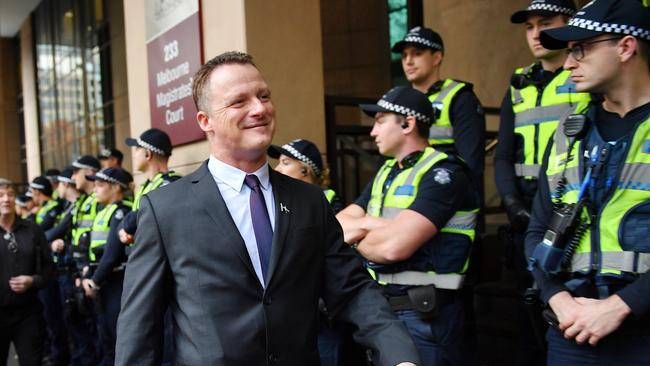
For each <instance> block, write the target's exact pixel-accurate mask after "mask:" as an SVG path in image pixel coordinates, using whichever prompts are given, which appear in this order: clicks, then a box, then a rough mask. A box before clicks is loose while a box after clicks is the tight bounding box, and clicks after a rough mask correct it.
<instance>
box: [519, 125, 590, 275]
mask: <svg viewBox="0 0 650 366" xmlns="http://www.w3.org/2000/svg"><path fill="white" fill-rule="evenodd" d="M588 121H589V120H588V118H587V116H585V115H584V114H572V115H570V116H568V117H567V118H566V119H565V121H564V134H565V135H566V136H567V137H568V138H569V140H570V144H569V152H568V153H567V162H568V159H569V156H570V155H571V150H572V149H573V145H574V144H575V142H576V141H577V140H578V139H580V138H582V137H584V135H585V134H586V132H587V130H588V128H587V126H588ZM595 156H597V151H594V152H592V159H593V158H594V157H595ZM592 168H593V166H590V168H589V170H588V171H587V174H586V175H585V178H584V180H583V182H582V184H581V186H580V191H579V193H578V199H577V203H563V202H561V201H559V197H561V196H562V194H563V193H564V192H563V191H564V187H565V184H566V181H565V177H564V174H563V176H562V178H561V181H560V183H559V184H558V188H557V191H556V192H555V197H556V199H558V201H556V202H554V208H553V216H552V217H551V220H550V223H549V228H548V229H547V230H546V233H544V238H543V239H542V242H541V243H539V244H537V246H536V247H535V250H534V251H533V255H532V256H531V257H530V259H529V261H528V270H529V271H532V270H533V269H534V267H539V268H540V269H541V270H543V271H544V272H546V273H550V274H555V273H558V272H560V271H561V270H562V269H563V267H566V266H567V265H568V264H569V262H570V261H571V258H572V257H573V253H574V252H575V250H576V248H577V247H578V245H579V244H580V239H581V238H582V236H583V235H584V233H585V232H586V231H587V228H588V223H581V222H580V216H581V213H582V209H583V208H584V207H585V205H586V203H587V200H586V198H585V190H586V187H587V183H588V182H589V180H590V179H591V170H592ZM565 171H566V169H565Z"/></svg>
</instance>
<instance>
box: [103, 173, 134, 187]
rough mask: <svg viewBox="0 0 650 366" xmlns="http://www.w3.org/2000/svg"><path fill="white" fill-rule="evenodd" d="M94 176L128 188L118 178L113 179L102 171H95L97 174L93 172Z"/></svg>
mask: <svg viewBox="0 0 650 366" xmlns="http://www.w3.org/2000/svg"><path fill="white" fill-rule="evenodd" d="M95 176H96V177H97V178H99V179H101V180H105V181H107V182H110V183H113V184H119V185H121V186H122V187H124V188H128V185H126V184H124V183H122V182H120V181H119V180H117V179H115V178H113V177H109V176H108V175H106V174H104V173H103V172H97V174H95Z"/></svg>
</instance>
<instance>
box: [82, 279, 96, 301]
mask: <svg viewBox="0 0 650 366" xmlns="http://www.w3.org/2000/svg"><path fill="white" fill-rule="evenodd" d="M81 284H82V285H83V288H84V293H85V294H86V296H88V297H90V298H91V299H94V298H95V297H97V291H96V290H95V289H94V287H96V286H95V285H94V282H92V280H91V279H88V278H84V279H83V281H81Z"/></svg>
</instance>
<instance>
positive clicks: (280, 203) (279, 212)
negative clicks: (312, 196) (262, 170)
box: [266, 170, 294, 288]
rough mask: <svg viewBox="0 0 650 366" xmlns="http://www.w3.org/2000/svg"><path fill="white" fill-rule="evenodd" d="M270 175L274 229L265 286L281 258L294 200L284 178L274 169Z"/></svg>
mask: <svg viewBox="0 0 650 366" xmlns="http://www.w3.org/2000/svg"><path fill="white" fill-rule="evenodd" d="M270 177H271V185H272V187H273V199H274V200H275V230H274V232H273V244H272V245H273V246H272V249H271V259H270V263H269V275H268V276H267V278H266V287H267V288H268V285H269V283H270V282H271V279H272V278H273V275H274V273H275V272H276V270H277V268H278V266H279V264H280V259H281V258H282V250H283V248H284V245H285V239H286V237H287V232H288V231H289V227H290V224H291V207H293V202H294V201H293V195H292V194H291V192H290V190H289V187H287V186H286V185H285V184H284V183H286V179H285V178H284V177H282V176H281V174H280V173H277V172H275V171H274V170H271V172H270Z"/></svg>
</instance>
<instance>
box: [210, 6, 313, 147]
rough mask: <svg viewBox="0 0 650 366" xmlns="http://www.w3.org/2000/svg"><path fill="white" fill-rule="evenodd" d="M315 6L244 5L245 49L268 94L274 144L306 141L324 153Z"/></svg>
mask: <svg viewBox="0 0 650 366" xmlns="http://www.w3.org/2000/svg"><path fill="white" fill-rule="evenodd" d="M319 3H320V1H319V0H303V1H299V2H298V1H292V0H274V1H266V0H247V1H246V2H245V8H246V46H247V50H248V52H249V53H250V54H251V55H253V57H255V60H256V63H257V65H258V66H259V67H260V69H261V70H262V74H263V75H264V77H265V78H266V80H267V82H268V83H269V86H270V87H271V90H272V92H273V103H274V105H275V109H276V113H277V128H276V134H275V138H274V143H277V144H284V143H286V142H288V141H290V140H293V139H296V138H306V139H309V140H312V141H314V143H316V145H318V147H319V149H320V150H321V152H322V153H325V109H324V105H323V95H324V87H323V53H322V48H321V24H320V21H321V17H320V6H319ZM206 56H207V54H206Z"/></svg>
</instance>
